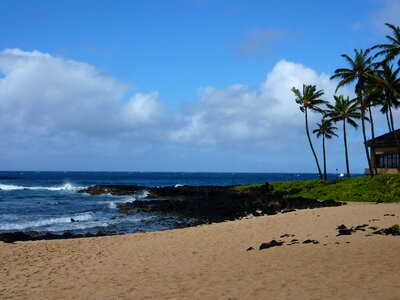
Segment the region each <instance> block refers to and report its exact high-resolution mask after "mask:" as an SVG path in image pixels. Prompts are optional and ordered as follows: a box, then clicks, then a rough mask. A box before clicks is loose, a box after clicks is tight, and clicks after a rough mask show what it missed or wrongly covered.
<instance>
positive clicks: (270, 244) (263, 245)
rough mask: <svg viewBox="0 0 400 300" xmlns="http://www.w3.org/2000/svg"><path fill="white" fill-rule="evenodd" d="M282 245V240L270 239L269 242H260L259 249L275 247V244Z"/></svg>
mask: <svg viewBox="0 0 400 300" xmlns="http://www.w3.org/2000/svg"><path fill="white" fill-rule="evenodd" d="M282 245H283V242H282V241H276V240H272V241H270V242H269V243H262V244H261V245H260V250H263V249H268V248H271V247H275V246H282Z"/></svg>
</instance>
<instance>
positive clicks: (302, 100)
mask: <svg viewBox="0 0 400 300" xmlns="http://www.w3.org/2000/svg"><path fill="white" fill-rule="evenodd" d="M292 92H293V93H294V94H295V96H296V99H295V101H296V103H297V104H299V105H300V110H301V112H303V113H304V117H305V121H306V133H307V138H308V142H309V144H310V148H311V151H312V153H313V155H314V159H315V163H316V164H317V168H318V174H319V178H320V179H322V172H321V167H320V166H319V162H318V157H317V155H316V154H315V150H314V147H313V144H312V141H311V137H310V131H309V129H308V110H310V111H314V112H319V113H322V112H323V109H321V108H320V107H319V106H320V105H322V104H326V103H327V101H324V100H322V99H320V97H321V96H322V95H323V94H324V92H323V91H322V90H319V91H317V87H316V86H315V85H305V84H303V91H302V92H300V90H298V89H296V88H295V87H293V88H292Z"/></svg>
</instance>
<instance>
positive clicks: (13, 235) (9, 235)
mask: <svg viewBox="0 0 400 300" xmlns="http://www.w3.org/2000/svg"><path fill="white" fill-rule="evenodd" d="M104 235H105V234H104V233H103V232H98V233H96V234H90V233H88V234H73V233H70V232H64V233H63V234H54V233H50V232H48V233H45V234H37V233H35V232H32V233H25V232H21V231H15V232H6V233H0V241H2V242H4V243H14V242H17V241H39V240H58V239H73V238H84V237H95V236H104Z"/></svg>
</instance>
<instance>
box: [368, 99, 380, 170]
mask: <svg viewBox="0 0 400 300" xmlns="http://www.w3.org/2000/svg"><path fill="white" fill-rule="evenodd" d="M368 112H369V120H370V124H371V138H372V149H375V126H374V119H373V117H372V111H371V105H370V104H369V103H368ZM372 155H373V152H371V156H372ZM371 159H372V157H370V160H371ZM374 172H375V174H378V169H377V167H376V164H375V165H374Z"/></svg>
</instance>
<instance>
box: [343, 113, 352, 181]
mask: <svg viewBox="0 0 400 300" xmlns="http://www.w3.org/2000/svg"><path fill="white" fill-rule="evenodd" d="M343 140H344V154H345V156H346V172H347V177H351V175H350V166H349V153H348V151H347V135H346V120H343Z"/></svg>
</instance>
